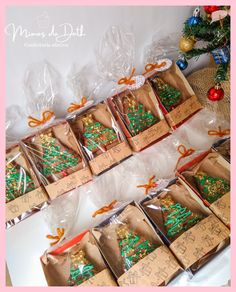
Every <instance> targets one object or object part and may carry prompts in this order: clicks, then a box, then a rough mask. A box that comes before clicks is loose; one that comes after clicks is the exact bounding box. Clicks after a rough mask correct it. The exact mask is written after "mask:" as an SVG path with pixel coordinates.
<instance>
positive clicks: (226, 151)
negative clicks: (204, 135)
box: [212, 138, 230, 163]
mask: <svg viewBox="0 0 236 292" xmlns="http://www.w3.org/2000/svg"><path fill="white" fill-rule="evenodd" d="M212 148H213V149H214V150H215V151H217V152H218V153H220V155H222V156H223V157H224V158H225V159H226V160H227V161H228V162H229V163H230V138H225V139H221V140H219V141H218V142H216V143H214V144H213V146H212Z"/></svg>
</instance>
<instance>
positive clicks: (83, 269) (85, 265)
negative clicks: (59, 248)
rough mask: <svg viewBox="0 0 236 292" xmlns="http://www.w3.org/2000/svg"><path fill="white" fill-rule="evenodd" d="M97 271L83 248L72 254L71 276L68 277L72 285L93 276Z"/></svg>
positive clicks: (76, 284)
mask: <svg viewBox="0 0 236 292" xmlns="http://www.w3.org/2000/svg"><path fill="white" fill-rule="evenodd" d="M96 273H97V271H96V270H95V268H94V266H93V265H92V264H91V263H90V262H89V261H88V260H87V258H86V257H85V252H84V251H83V250H79V251H78V252H76V253H74V254H72V255H71V266H70V277H69V279H68V283H69V285H70V286H78V285H80V284H82V283H83V282H85V281H87V280H88V279H89V278H91V277H93V276H94V275H95V274H96Z"/></svg>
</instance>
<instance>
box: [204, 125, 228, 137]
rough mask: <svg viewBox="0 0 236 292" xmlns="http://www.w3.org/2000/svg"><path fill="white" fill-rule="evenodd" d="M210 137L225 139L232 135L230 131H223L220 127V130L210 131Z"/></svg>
mask: <svg viewBox="0 0 236 292" xmlns="http://www.w3.org/2000/svg"><path fill="white" fill-rule="evenodd" d="M208 135H209V136H219V137H224V136H226V135H230V129H224V130H221V126H219V128H218V130H209V131H208Z"/></svg>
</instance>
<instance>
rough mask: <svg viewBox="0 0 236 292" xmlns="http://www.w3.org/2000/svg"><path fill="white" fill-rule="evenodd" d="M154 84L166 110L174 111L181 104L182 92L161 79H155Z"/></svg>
mask: <svg viewBox="0 0 236 292" xmlns="http://www.w3.org/2000/svg"><path fill="white" fill-rule="evenodd" d="M152 83H153V85H154V88H155V90H156V92H157V94H158V96H159V98H160V100H161V103H162V104H163V105H164V107H165V109H166V110H167V111H168V112H169V111H171V110H173V109H174V108H175V107H176V106H177V105H178V104H179V102H180V96H181V92H180V91H179V90H177V89H176V88H174V87H173V86H171V85H170V84H167V83H165V82H164V81H163V80H162V79H161V78H160V77H155V78H153V79H152Z"/></svg>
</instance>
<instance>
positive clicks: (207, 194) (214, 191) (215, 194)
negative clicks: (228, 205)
mask: <svg viewBox="0 0 236 292" xmlns="http://www.w3.org/2000/svg"><path fill="white" fill-rule="evenodd" d="M194 179H195V181H196V183H197V186H198V189H199V192H200V194H201V195H202V197H203V198H204V199H206V200H207V201H208V202H209V203H210V204H212V203H214V202H215V201H216V200H218V199H219V198H221V197H222V196H223V195H225V194H226V193H228V192H229V191H230V184H229V183H228V182H227V181H226V180H225V179H224V178H215V177H212V176H209V175H207V174H206V173H197V174H196V175H195V176H194Z"/></svg>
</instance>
